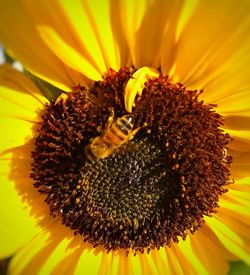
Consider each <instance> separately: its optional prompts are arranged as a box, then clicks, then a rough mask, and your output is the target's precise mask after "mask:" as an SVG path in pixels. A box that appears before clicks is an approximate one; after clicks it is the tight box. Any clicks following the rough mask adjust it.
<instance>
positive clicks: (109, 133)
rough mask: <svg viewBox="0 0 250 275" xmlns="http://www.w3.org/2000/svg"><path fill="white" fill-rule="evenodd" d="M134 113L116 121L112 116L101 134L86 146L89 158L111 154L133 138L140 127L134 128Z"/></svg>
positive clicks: (95, 158)
mask: <svg viewBox="0 0 250 275" xmlns="http://www.w3.org/2000/svg"><path fill="white" fill-rule="evenodd" d="M134 123H135V118H134V115H132V114H127V115H124V116H122V117H120V118H118V119H116V120H115V121H114V120H113V117H112V116H111V117H110V118H109V120H108V123H107V125H106V127H105V129H104V130H103V132H102V133H101V135H100V136H98V137H95V138H93V139H92V140H91V141H90V143H89V144H88V145H87V146H86V147H85V154H86V156H87V158H88V159H89V160H97V159H104V158H106V157H108V156H109V155H111V154H112V153H113V152H114V151H115V150H116V149H118V148H119V147H120V146H121V145H122V144H124V143H125V142H127V141H129V140H131V139H133V137H134V135H135V134H136V133H137V131H138V130H139V129H140V128H137V129H135V130H133V128H134Z"/></svg>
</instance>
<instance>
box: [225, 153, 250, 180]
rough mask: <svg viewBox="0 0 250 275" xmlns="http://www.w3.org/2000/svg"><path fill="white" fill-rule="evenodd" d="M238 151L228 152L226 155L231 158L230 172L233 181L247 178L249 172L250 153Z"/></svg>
mask: <svg viewBox="0 0 250 275" xmlns="http://www.w3.org/2000/svg"><path fill="white" fill-rule="evenodd" d="M242 149H243V151H239V150H228V154H229V155H231V156H232V157H233V163H232V164H231V167H230V172H231V175H232V178H233V179H236V178H242V177H247V176H249V171H250V152H249V151H245V150H244V148H242Z"/></svg>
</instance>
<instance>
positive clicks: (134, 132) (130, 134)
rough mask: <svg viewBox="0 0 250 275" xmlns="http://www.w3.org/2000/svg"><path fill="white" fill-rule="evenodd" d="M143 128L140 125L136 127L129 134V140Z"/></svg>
mask: <svg viewBox="0 0 250 275" xmlns="http://www.w3.org/2000/svg"><path fill="white" fill-rule="evenodd" d="M140 129H141V127H138V128H136V129H134V130H133V131H132V132H131V133H129V134H128V140H131V139H133V138H134V136H135V135H136V133H137V132H138V131H139V130H140Z"/></svg>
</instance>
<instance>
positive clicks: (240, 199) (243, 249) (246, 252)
mask: <svg viewBox="0 0 250 275" xmlns="http://www.w3.org/2000/svg"><path fill="white" fill-rule="evenodd" d="M249 194H250V178H249V177H248V178H244V179H241V180H237V181H236V183H235V184H232V185H231V186H229V192H228V193H227V194H226V195H224V196H223V197H222V198H221V200H220V208H219V209H218V212H217V213H216V214H215V215H214V217H213V218H207V219H206V222H207V223H208V224H209V226H210V228H211V229H212V230H213V231H214V233H215V234H216V235H217V237H218V238H219V239H220V241H221V242H222V244H223V245H224V246H225V247H226V248H227V249H228V251H230V253H232V254H233V255H235V256H236V257H237V258H238V259H240V260H243V261H245V262H246V263H247V264H250V260H249V259H250V238H249V226H250V203H249V201H250V196H249Z"/></svg>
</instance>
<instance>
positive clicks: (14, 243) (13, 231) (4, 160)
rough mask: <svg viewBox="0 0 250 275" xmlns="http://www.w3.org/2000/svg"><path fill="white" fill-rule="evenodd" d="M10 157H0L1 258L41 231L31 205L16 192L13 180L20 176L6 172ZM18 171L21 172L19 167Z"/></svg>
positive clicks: (14, 251) (10, 253)
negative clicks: (32, 213) (33, 215)
mask: <svg viewBox="0 0 250 275" xmlns="http://www.w3.org/2000/svg"><path fill="white" fill-rule="evenodd" d="M11 158H12V157H11V155H10V154H8V155H5V156H2V157H1V158H0V165H1V173H0V182H1V184H0V192H1V194H2V197H1V200H0V217H1V226H0V234H1V238H0V239H1V247H0V258H1V259H3V258H7V257H9V256H11V255H13V254H14V253H16V252H17V251H18V250H19V249H20V248H21V247H22V246H24V245H26V243H27V242H28V241H30V240H31V239H32V238H33V237H34V236H35V235H36V234H38V233H39V232H41V231H42V229H41V228H40V227H39V226H38V225H37V221H36V219H35V218H34V217H32V215H31V211H32V209H31V207H30V206H29V205H28V203H27V202H25V201H24V200H23V198H22V197H21V196H19V194H18V191H17V188H16V185H15V181H16V180H19V181H20V178H21V177H22V176H20V178H19V179H17V177H18V173H17V176H15V177H14V175H13V174H9V172H8V171H9V170H10V166H11V165H12V164H13V162H12V161H11ZM12 172H13V171H12ZM19 172H20V173H21V168H20V170H19ZM13 178H15V179H13ZM21 180H22V179H21ZM29 182H30V180H29V177H28V178H25V183H26V184H29Z"/></svg>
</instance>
